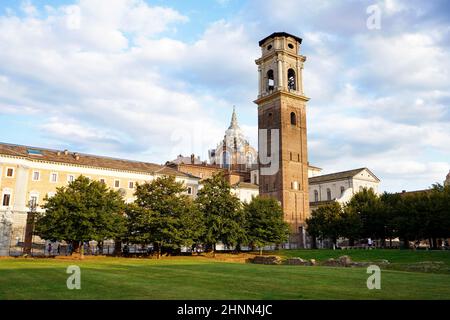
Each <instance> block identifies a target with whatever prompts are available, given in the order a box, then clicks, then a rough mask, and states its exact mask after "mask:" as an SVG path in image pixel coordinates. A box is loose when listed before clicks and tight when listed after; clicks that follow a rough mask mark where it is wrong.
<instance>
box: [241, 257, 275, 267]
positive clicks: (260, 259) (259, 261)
mask: <svg viewBox="0 0 450 320" xmlns="http://www.w3.org/2000/svg"><path fill="white" fill-rule="evenodd" d="M248 260H249V262H251V263H256V264H272V265H274V264H281V262H282V260H281V258H280V257H277V256H256V257H254V258H250V259H248Z"/></svg>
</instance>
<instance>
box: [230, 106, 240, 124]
mask: <svg viewBox="0 0 450 320" xmlns="http://www.w3.org/2000/svg"><path fill="white" fill-rule="evenodd" d="M237 128H239V125H238V122H237V116H236V106H235V105H233V114H232V115H231V122H230V126H229V127H228V129H237Z"/></svg>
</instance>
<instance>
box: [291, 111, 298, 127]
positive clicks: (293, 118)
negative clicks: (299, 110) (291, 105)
mask: <svg viewBox="0 0 450 320" xmlns="http://www.w3.org/2000/svg"><path fill="white" fill-rule="evenodd" d="M291 125H293V126H295V125H297V116H296V115H295V112H291Z"/></svg>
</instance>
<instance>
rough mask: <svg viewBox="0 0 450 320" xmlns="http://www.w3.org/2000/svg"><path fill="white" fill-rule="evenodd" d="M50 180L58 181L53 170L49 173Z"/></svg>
mask: <svg viewBox="0 0 450 320" xmlns="http://www.w3.org/2000/svg"><path fill="white" fill-rule="evenodd" d="M50 182H53V183H54V182H58V174H57V173H55V172H52V173H51V174H50Z"/></svg>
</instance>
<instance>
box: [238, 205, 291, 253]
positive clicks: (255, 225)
mask: <svg viewBox="0 0 450 320" xmlns="http://www.w3.org/2000/svg"><path fill="white" fill-rule="evenodd" d="M244 216H245V221H246V224H245V225H246V234H247V240H248V241H249V243H250V244H251V245H252V246H257V247H259V248H260V254H262V247H263V246H266V245H270V244H279V243H282V242H285V241H287V239H288V235H289V225H288V224H287V223H286V222H285V221H284V220H283V209H282V208H281V206H280V204H279V202H278V201H277V200H276V199H274V198H262V197H255V198H253V199H252V201H251V202H250V203H248V204H244Z"/></svg>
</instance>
